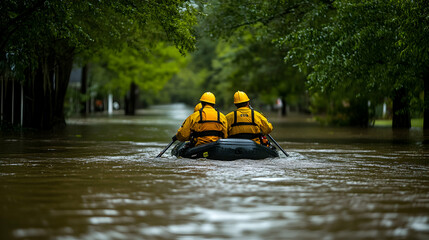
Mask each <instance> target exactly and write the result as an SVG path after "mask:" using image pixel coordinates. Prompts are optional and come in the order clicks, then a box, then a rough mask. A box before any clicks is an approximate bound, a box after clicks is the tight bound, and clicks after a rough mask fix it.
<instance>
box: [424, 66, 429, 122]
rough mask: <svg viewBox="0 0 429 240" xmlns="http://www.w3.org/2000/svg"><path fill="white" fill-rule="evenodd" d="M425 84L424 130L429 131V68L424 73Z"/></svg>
mask: <svg viewBox="0 0 429 240" xmlns="http://www.w3.org/2000/svg"><path fill="white" fill-rule="evenodd" d="M423 83H424V105H423V106H424V107H423V129H429V67H427V68H426V71H425V72H424V73H423Z"/></svg>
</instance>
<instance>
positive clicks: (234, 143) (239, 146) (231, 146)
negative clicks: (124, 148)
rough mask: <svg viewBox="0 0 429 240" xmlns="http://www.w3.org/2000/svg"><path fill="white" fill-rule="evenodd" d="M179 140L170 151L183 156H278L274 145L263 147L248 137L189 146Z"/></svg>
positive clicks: (231, 157) (212, 157) (220, 157)
mask: <svg viewBox="0 0 429 240" xmlns="http://www.w3.org/2000/svg"><path fill="white" fill-rule="evenodd" d="M186 145H187V144H186V143H184V142H181V143H179V144H177V145H176V146H175V147H174V148H173V150H172V151H171V153H172V154H173V155H174V156H176V157H183V158H207V159H214V160H223V161H231V160H236V159H255V160H256V159H265V158H275V157H279V154H278V152H277V150H276V149H275V148H274V147H265V146H263V145H260V144H257V143H255V142H254V141H252V140H249V139H238V138H227V139H219V140H218V141H216V142H212V143H208V144H204V145H200V146H197V147H192V148H189V147H187V146H186Z"/></svg>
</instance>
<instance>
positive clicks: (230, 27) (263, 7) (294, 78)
mask: <svg viewBox="0 0 429 240" xmlns="http://www.w3.org/2000/svg"><path fill="white" fill-rule="evenodd" d="M301 4H302V5H304V3H301V2H299V1H276V2H272V1H262V0H260V1H252V3H251V4H248V2H247V1H215V2H211V3H210V4H208V5H207V6H205V7H206V9H205V12H206V13H207V14H208V17H207V19H205V22H204V25H205V26H206V27H205V30H206V31H207V32H209V33H210V34H211V35H213V36H216V37H221V38H224V39H226V41H225V42H224V43H220V45H219V46H218V55H219V57H218V59H216V60H215V62H214V64H215V72H214V74H213V75H212V78H213V80H214V81H215V84H214V85H215V86H220V83H222V84H223V85H227V83H224V81H225V80H227V81H228V84H229V86H226V87H227V88H228V89H229V91H230V92H234V91H236V90H237V89H243V90H246V91H247V92H249V93H250V95H252V96H254V97H253V98H259V99H264V100H268V101H270V102H274V100H275V99H276V98H277V97H278V96H280V97H282V99H283V102H285V103H286V102H292V101H294V102H295V103H296V104H297V105H299V103H298V102H299V101H298V100H297V99H300V98H299V97H297V96H299V95H303V94H304V75H303V74H301V73H299V72H298V71H296V70H295V69H293V68H292V65H291V64H287V63H285V62H284V56H285V55H286V53H287V49H285V48H282V47H280V46H278V45H276V43H275V42H274V41H273V40H274V39H278V38H279V37H280V36H281V35H280V34H282V33H283V32H285V31H287V29H288V28H289V25H288V22H287V21H289V20H290V19H291V18H293V17H292V16H289V13H291V12H293V11H294V8H295V7H297V6H299V5H301ZM230 95H231V93H229V96H228V98H229V99H230V98H231V97H230ZM283 106H284V107H285V106H286V104H284V105H283ZM284 110H285V109H284ZM283 113H285V111H283Z"/></svg>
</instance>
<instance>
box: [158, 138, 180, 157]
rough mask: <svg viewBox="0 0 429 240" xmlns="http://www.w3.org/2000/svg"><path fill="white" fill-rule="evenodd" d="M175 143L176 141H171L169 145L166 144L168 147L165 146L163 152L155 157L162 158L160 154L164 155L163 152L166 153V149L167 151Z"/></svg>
mask: <svg viewBox="0 0 429 240" xmlns="http://www.w3.org/2000/svg"><path fill="white" fill-rule="evenodd" d="M175 141H176V140H173V141H171V143H170V144H168V145H167V147H165V148H164V150H162V151H161V152H160V153H159V154H158V156H156V157H157V158H159V157H161V156H162V154H164V153H165V151H167V149H168V148H169V147H170V146H171V145H173V143H174V142H175Z"/></svg>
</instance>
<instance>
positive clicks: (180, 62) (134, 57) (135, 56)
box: [92, 42, 187, 115]
mask: <svg viewBox="0 0 429 240" xmlns="http://www.w3.org/2000/svg"><path fill="white" fill-rule="evenodd" d="M146 47H147V46H145V43H140V44H139V45H136V46H134V47H133V48H131V47H127V46H124V47H123V48H122V50H121V51H119V52H116V51H109V50H106V51H104V52H103V53H102V54H101V56H100V57H99V58H98V61H99V62H100V63H101V64H102V65H104V66H105V68H106V70H107V71H108V74H102V76H93V77H94V78H98V79H102V81H103V83H101V84H100V86H102V88H103V91H104V92H106V93H109V92H110V93H111V92H113V91H116V92H118V94H119V95H120V96H125V113H126V114H127V115H134V114H135V104H136V100H137V99H136V91H137V88H138V89H141V90H143V91H147V90H151V91H152V92H153V93H156V92H158V91H160V90H161V89H162V88H163V87H164V85H165V84H166V83H167V82H168V81H169V80H170V79H172V77H173V75H174V74H176V73H177V72H179V70H180V69H181V68H182V67H183V66H184V65H185V64H186V60H187V59H186V58H184V57H183V56H182V55H181V54H180V52H179V51H178V50H177V49H176V48H175V47H174V46H171V45H170V46H169V45H167V44H166V43H164V42H159V43H158V44H157V45H156V46H153V47H151V49H147V48H146ZM92 74H93V75H95V74H97V72H95V71H94V72H92Z"/></svg>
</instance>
